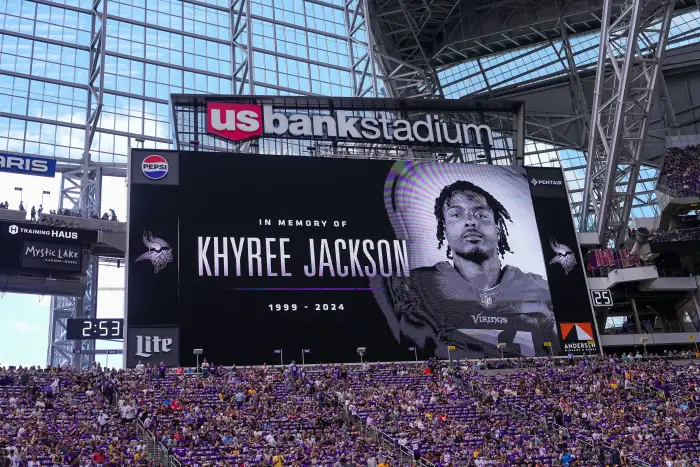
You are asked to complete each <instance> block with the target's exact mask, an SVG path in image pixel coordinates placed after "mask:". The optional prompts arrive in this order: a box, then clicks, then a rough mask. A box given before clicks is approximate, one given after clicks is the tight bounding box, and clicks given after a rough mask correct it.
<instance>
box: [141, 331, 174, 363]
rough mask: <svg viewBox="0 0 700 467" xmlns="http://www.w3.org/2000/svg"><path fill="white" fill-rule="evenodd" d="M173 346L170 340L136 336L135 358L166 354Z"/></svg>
mask: <svg viewBox="0 0 700 467" xmlns="http://www.w3.org/2000/svg"><path fill="white" fill-rule="evenodd" d="M172 345H173V340H172V339H170V338H162V337H159V336H136V356H137V357H142V358H148V357H150V356H151V355H153V354H156V353H168V352H170V350H171V346H172Z"/></svg>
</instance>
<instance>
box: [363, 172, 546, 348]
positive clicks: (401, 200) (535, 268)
mask: <svg viewBox="0 0 700 467" xmlns="http://www.w3.org/2000/svg"><path fill="white" fill-rule="evenodd" d="M384 201H385V206H386V210H387V213H388V215H389V218H390V220H391V224H392V227H393V229H394V232H395V234H396V236H397V238H401V239H407V240H408V245H409V257H410V259H411V264H410V275H409V277H391V278H384V279H377V280H376V281H375V282H377V283H378V282H379V281H381V286H377V291H376V292H375V297H376V299H377V302H378V303H379V305H380V307H381V309H382V311H383V313H384V315H385V317H386V319H387V322H388V324H389V326H390V327H391V329H392V333H393V335H394V337H395V338H396V339H397V340H398V341H399V342H400V343H401V344H402V345H403V344H405V345H406V346H417V347H419V348H421V349H423V350H424V351H427V352H429V353H431V354H434V355H436V356H439V357H447V355H448V351H447V348H448V346H454V347H455V349H456V350H453V351H452V352H451V357H452V358H480V357H499V356H500V355H501V352H502V353H503V355H505V356H535V355H547V354H548V350H547V349H546V348H545V347H544V343H545V342H551V343H552V344H551V345H552V346H554V348H553V349H552V350H553V351H554V353H555V354H556V353H557V351H558V345H559V344H558V341H559V339H558V335H557V331H556V322H555V319H554V313H553V311H552V302H551V298H550V293H549V287H548V284H547V278H546V272H545V264H544V260H543V255H542V249H541V246H540V240H539V234H538V230H537V224H536V221H535V214H534V211H533V207H532V201H531V197H530V190H529V186H528V183H527V179H526V178H525V177H524V176H523V175H522V174H521V173H519V172H518V171H517V169H515V168H511V167H499V166H486V167H485V166H476V165H467V164H444V163H423V162H397V163H396V164H394V166H393V168H392V170H391V172H390V174H389V176H388V177H387V180H386V184H385V189H384ZM498 344H504V345H501V346H499V345H498Z"/></svg>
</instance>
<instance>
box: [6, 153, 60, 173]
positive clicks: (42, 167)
mask: <svg viewBox="0 0 700 467" xmlns="http://www.w3.org/2000/svg"><path fill="white" fill-rule="evenodd" d="M0 172H10V173H15V174H22V175H36V176H39V177H54V176H56V161H55V160H53V159H46V158H44V157H36V156H20V155H19V154H0Z"/></svg>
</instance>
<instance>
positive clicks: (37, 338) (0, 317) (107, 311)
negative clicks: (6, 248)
mask: <svg viewBox="0 0 700 467" xmlns="http://www.w3.org/2000/svg"><path fill="white" fill-rule="evenodd" d="M15 187H20V188H22V191H21V192H20V191H16V190H15ZM60 189H61V175H60V174H56V177H55V178H47V177H35V176H30V175H17V174H8V173H2V172H0V202H4V201H8V202H9V203H10V208H11V209H17V208H18V207H19V203H20V200H22V201H24V204H25V207H26V208H27V211H29V210H30V209H31V208H32V206H36V207H37V208H38V207H39V205H40V204H42V202H43V206H44V210H46V211H49V210H50V209H58V199H59V194H60ZM43 191H50V192H51V194H50V195H43V198H42V192H43ZM110 208H112V209H114V210H115V211H116V213H117V216H118V217H119V219H120V220H126V184H125V179H124V178H117V177H104V178H103V182H102V209H101V211H102V212H104V211H106V210H107V209H110ZM50 305H51V297H49V296H39V295H24V294H10V293H1V292H0V366H8V365H23V366H31V365H39V366H42V367H43V366H45V365H46V357H47V352H48V340H49V317H50V313H49V309H50ZM97 317H98V318H123V317H124V269H118V268H116V267H113V266H101V267H100V269H99V280H98V294H97ZM96 347H97V348H98V349H105V348H121V343H119V342H108V341H99V340H98V341H97V344H96ZM97 360H98V361H99V362H100V363H102V365H105V364H108V365H109V366H110V367H121V362H122V359H121V356H115V355H112V356H109V360H108V356H106V355H98V356H97Z"/></svg>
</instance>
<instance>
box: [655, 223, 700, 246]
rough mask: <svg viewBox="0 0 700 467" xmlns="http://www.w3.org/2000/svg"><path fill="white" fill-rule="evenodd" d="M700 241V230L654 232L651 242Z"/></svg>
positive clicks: (696, 228)
mask: <svg viewBox="0 0 700 467" xmlns="http://www.w3.org/2000/svg"><path fill="white" fill-rule="evenodd" d="M697 240H700V228H698V227H695V228H691V229H670V230H653V231H652V235H651V237H649V242H651V243H654V242H658V243H665V242H690V241H697Z"/></svg>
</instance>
